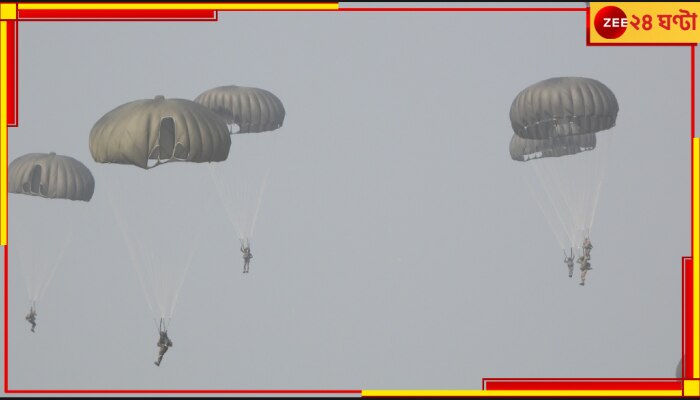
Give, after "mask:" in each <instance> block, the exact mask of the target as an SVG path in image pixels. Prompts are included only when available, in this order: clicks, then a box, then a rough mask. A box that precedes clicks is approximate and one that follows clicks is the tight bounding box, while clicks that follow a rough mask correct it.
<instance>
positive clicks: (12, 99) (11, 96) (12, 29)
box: [6, 21, 17, 126]
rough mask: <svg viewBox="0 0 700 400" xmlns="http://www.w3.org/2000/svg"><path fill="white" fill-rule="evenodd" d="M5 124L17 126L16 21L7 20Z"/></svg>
mask: <svg viewBox="0 0 700 400" xmlns="http://www.w3.org/2000/svg"><path fill="white" fill-rule="evenodd" d="M6 101H7V125H8V126H17V21H7V98H6Z"/></svg>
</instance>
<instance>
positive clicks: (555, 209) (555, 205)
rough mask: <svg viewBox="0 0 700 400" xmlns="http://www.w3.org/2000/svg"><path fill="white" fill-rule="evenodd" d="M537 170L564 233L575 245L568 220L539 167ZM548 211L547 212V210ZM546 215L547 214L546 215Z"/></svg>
mask: <svg viewBox="0 0 700 400" xmlns="http://www.w3.org/2000/svg"><path fill="white" fill-rule="evenodd" d="M534 168H535V173H536V175H537V177H538V178H539V180H540V184H541V185H542V186H543V187H544V190H545V193H547V197H548V198H549V201H550V203H551V204H552V208H554V212H555V213H556V215H557V218H558V219H559V222H560V223H561V226H562V228H563V229H564V233H565V234H566V236H567V237H568V238H569V242H570V243H574V238H573V237H572V236H571V232H569V230H568V229H567V224H566V220H565V219H564V217H563V216H562V215H561V210H560V206H559V204H558V203H557V202H556V201H555V200H554V198H553V196H552V193H551V191H550V189H549V187H548V185H547V182H545V179H544V178H543V177H542V171H540V170H539V166H538V165H534ZM545 211H546V210H545ZM545 215H546V213H545Z"/></svg>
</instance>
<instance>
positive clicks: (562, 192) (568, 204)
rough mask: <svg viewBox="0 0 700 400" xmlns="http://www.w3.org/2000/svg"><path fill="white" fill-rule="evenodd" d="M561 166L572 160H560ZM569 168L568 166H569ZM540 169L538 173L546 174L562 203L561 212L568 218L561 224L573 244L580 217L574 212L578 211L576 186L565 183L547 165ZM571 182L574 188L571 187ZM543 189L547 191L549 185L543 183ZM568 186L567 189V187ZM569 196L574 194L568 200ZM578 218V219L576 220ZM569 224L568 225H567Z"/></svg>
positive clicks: (559, 175) (555, 171) (554, 170)
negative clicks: (564, 212) (545, 188)
mask: <svg viewBox="0 0 700 400" xmlns="http://www.w3.org/2000/svg"><path fill="white" fill-rule="evenodd" d="M560 161H561V163H562V164H563V165H566V163H569V164H570V162H571V161H572V160H567V159H563V160H560ZM569 166H570V165H569ZM540 167H542V168H543V170H540V172H546V173H547V176H548V177H549V179H548V181H551V182H552V183H553V185H554V190H556V192H557V193H558V194H559V197H560V198H561V200H562V201H563V207H562V208H563V211H566V215H567V216H568V217H569V219H568V220H566V221H562V224H563V225H564V229H565V230H566V231H567V232H568V236H569V238H570V240H571V243H574V242H575V241H576V239H577V238H576V226H577V225H578V224H579V219H580V215H578V214H577V213H576V210H578V209H579V207H577V204H575V203H576V199H578V196H576V195H575V194H576V193H578V192H577V191H576V186H575V182H574V181H570V182H565V181H564V178H563V177H562V176H561V174H560V173H557V170H556V169H554V168H552V167H551V166H550V165H549V164H547V165H544V164H543V165H540ZM572 182H573V184H574V186H573V187H572V186H571V185H572ZM544 185H545V187H547V188H548V189H547V190H549V185H548V184H547V183H546V182H545V183H544ZM567 186H568V187H567ZM569 194H574V196H573V198H570V197H569V196H567V195H569ZM555 207H559V204H557V205H555ZM577 217H579V218H577ZM567 222H570V223H567Z"/></svg>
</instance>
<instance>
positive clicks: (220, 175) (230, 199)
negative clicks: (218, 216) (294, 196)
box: [209, 132, 278, 245]
mask: <svg viewBox="0 0 700 400" xmlns="http://www.w3.org/2000/svg"><path fill="white" fill-rule="evenodd" d="M277 139H278V138H277V133H276V132H266V133H247V134H234V135H231V150H230V151H229V157H228V160H226V161H225V162H222V163H212V164H209V171H210V172H211V177H212V179H213V181H214V184H215V186H216V192H217V193H218V194H219V196H220V199H221V202H222V204H223V206H224V208H225V209H226V213H227V215H228V217H229V219H230V220H231V224H232V225H233V226H234V228H235V230H236V235H237V236H238V239H239V241H240V242H241V244H242V245H248V244H249V241H250V238H251V237H252V236H253V234H254V233H255V225H256V222H257V219H258V213H259V211H260V206H261V203H262V200H263V194H264V192H265V188H266V186H267V183H268V178H269V176H270V172H271V169H272V164H273V160H274V154H275V149H276V147H277Z"/></svg>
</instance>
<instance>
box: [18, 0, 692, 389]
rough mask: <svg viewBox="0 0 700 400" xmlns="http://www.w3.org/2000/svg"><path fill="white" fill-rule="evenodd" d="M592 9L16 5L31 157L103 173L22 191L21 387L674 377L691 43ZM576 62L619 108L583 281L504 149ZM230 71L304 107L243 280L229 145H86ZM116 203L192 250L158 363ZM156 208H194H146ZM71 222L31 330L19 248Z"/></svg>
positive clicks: (431, 385) (169, 251) (127, 216)
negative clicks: (166, 9) (627, 39)
mask: <svg viewBox="0 0 700 400" xmlns="http://www.w3.org/2000/svg"><path fill="white" fill-rule="evenodd" d="M570 5H571V6H574V7H581V6H583V3H582V2H581V3H570ZM584 18H585V14H584V13H583V12H567V13H534V12H529V13H514V12H504V13H493V12H489V13H486V12H484V13H474V12H463V13H456V12H449V13H448V12H441V13H418V12H414V13H397V12H381V13H363V12H347V13H335V12H320V13H318V12H312V13H303V12H294V13H291V12H287V13H285V12H265V13H255V12H245V13H232V12H222V13H220V14H219V21H218V22H215V23H214V22H186V23H142V22H133V23H122V22H106V23H45V22H22V23H20V25H19V90H20V92H19V120H20V126H19V127H18V128H11V129H10V131H9V135H10V139H9V145H10V148H9V159H10V160H13V159H15V158H17V157H19V156H21V155H23V154H26V153H32V152H50V151H54V152H56V153H59V154H65V155H70V156H72V157H75V158H77V159H78V160H80V161H81V162H83V163H84V164H85V165H86V166H88V168H90V170H91V171H92V173H93V175H94V177H95V180H96V189H95V195H94V196H93V198H92V201H90V202H89V203H75V202H68V201H49V200H46V199H40V198H30V197H28V196H21V195H12V194H11V195H10V199H9V200H10V204H9V206H10V209H9V213H10V231H9V241H10V266H9V378H10V388H12V389H385V388H396V389H478V388H480V387H481V379H482V378H484V377H672V376H673V375H674V372H675V367H676V364H677V362H678V359H679V356H680V348H681V343H680V341H681V332H680V331H681V305H680V300H681V298H680V288H681V284H680V283H681V280H680V279H681V274H680V265H681V257H683V256H687V255H690V246H689V245H690V240H689V237H690V211H689V208H690V204H689V203H690V201H689V199H690V184H689V181H690V174H689V169H690V168H689V165H690V157H689V156H690V151H689V140H688V137H689V129H690V127H689V120H690V116H689V112H690V111H689V110H690V107H689V103H690V101H689V82H690V73H689V72H690V71H689V65H690V60H689V57H690V50H689V48H687V47H680V48H663V47H586V46H585V19H584ZM555 76H584V77H590V78H594V79H597V80H600V81H601V82H603V83H605V84H606V85H607V86H608V87H609V88H610V89H611V90H612V91H613V92H614V93H615V95H616V96H617V100H618V102H619V104H620V112H619V115H618V119H617V126H615V127H614V128H613V129H612V130H610V131H609V132H608V133H610V134H612V135H614V136H613V139H612V148H611V149H610V152H609V161H608V162H609V164H608V169H607V174H606V176H605V181H604V183H603V189H602V195H601V199H600V205H599V208H598V212H597V216H596V221H595V224H594V226H593V232H592V235H591V237H592V240H593V243H594V246H595V248H594V250H593V260H592V264H593V267H594V270H593V271H591V272H590V273H589V275H588V280H587V284H586V286H585V287H580V286H579V285H578V284H577V283H578V278H577V276H578V269H577V270H576V275H575V276H574V278H573V279H569V278H568V277H567V274H566V267H565V265H564V264H563V263H562V255H561V251H560V249H559V245H558V243H557V241H556V239H555V236H554V235H553V233H552V232H551V230H550V229H549V226H548V225H547V222H546V220H545V219H544V217H543V215H542V213H541V211H540V209H539V208H538V206H537V203H536V202H535V201H534V200H533V198H532V196H530V195H529V194H528V188H527V185H526V183H525V182H524V180H523V176H524V174H523V166H524V165H523V164H522V163H516V162H514V161H512V160H511V159H510V156H509V153H508V144H509V141H510V138H511V136H512V134H513V131H512V129H511V126H510V121H509V118H508V113H509V109H510V105H511V102H512V100H513V98H514V97H515V96H516V95H517V93H518V92H519V91H520V90H522V89H523V88H525V87H527V86H529V85H531V84H533V83H535V82H538V81H540V80H543V79H547V78H550V77H555ZM229 84H236V85H243V86H254V87H260V88H264V89H267V90H269V91H271V92H273V93H275V94H276V95H277V96H278V97H279V98H280V99H281V100H282V102H283V103H284V106H285V108H286V112H287V116H286V119H285V121H284V126H283V127H282V128H281V129H280V130H278V131H277V133H276V134H278V135H279V137H278V138H277V139H278V141H277V144H276V152H275V157H274V162H273V165H272V172H271V175H270V178H269V181H268V183H267V189H266V191H265V195H264V198H263V201H262V204H261V211H260V214H259V217H258V222H257V227H256V230H255V236H254V237H253V239H252V249H253V254H254V257H255V258H254V259H253V260H252V262H251V273H250V274H246V275H243V274H242V273H241V269H242V259H241V257H240V252H239V251H238V241H237V238H236V234H235V231H234V229H233V226H232V225H231V223H230V221H229V219H228V217H227V214H226V211H225V208H224V206H223V205H222V203H221V200H220V199H219V197H217V195H216V192H215V186H214V184H213V181H212V180H211V179H210V176H209V172H208V170H207V168H208V166H207V164H185V163H181V164H166V165H163V166H159V167H157V168H155V169H152V170H149V171H146V170H141V169H139V168H136V167H133V166H124V165H113V164H112V165H110V164H98V163H95V162H94V161H93V159H92V157H91V155H90V151H89V148H88V136H89V133H90V129H91V128H92V126H93V124H94V123H95V122H96V121H97V120H98V119H99V118H100V117H101V116H102V115H104V114H105V113H106V112H108V111H110V110H112V109H113V108H115V107H117V106H118V105H121V104H123V103H125V102H128V101H132V100H137V99H146V98H153V97H154V96H155V95H164V96H166V97H175V98H186V99H194V98H195V97H196V96H197V95H198V94H200V93H201V92H203V91H204V90H206V89H209V88H212V87H215V86H220V85H229ZM235 145H236V141H235V138H234V141H233V145H232V146H235ZM161 189H162V190H161ZM169 193H179V194H178V195H177V196H171V195H169ZM110 198H111V199H112V201H113V203H110ZM54 203H55V204H54ZM111 204H115V207H112V206H111ZM158 204H160V207H158ZM115 208H116V209H117V211H116V212H117V214H115ZM120 213H121V215H122V218H123V220H124V221H125V224H126V225H128V228H127V230H129V229H130V230H131V235H132V238H133V240H136V241H139V242H141V243H143V245H144V246H154V248H155V249H159V250H158V251H161V252H162V253H160V254H162V260H165V262H166V263H170V261H168V260H178V259H181V258H182V257H183V254H185V255H186V254H189V253H188V252H189V251H190V250H192V251H194V253H193V254H194V263H193V265H192V266H191V267H190V269H189V271H188V273H187V275H186V279H185V281H184V285H183V288H182V291H181V293H180V297H179V300H178V302H177V304H176V308H175V314H174V318H173V322H172V325H171V329H170V336H171V338H172V340H173V342H174V347H173V348H172V349H171V350H170V351H169V352H168V353H167V354H166V355H165V358H164V361H163V364H162V365H161V367H160V368H156V367H155V366H154V365H153V361H154V360H155V357H156V353H157V347H156V340H157V332H156V329H155V326H154V321H153V319H152V315H151V312H150V310H149V308H148V305H147V302H146V298H145V296H144V293H143V290H142V288H141V286H140V285H139V280H138V277H137V274H136V272H135V269H134V268H133V265H132V258H130V256H129V253H128V251H127V244H126V242H125V240H124V238H123V235H122V232H121V231H120V228H119V226H118V225H117V223H116V218H115V217H119V214H120ZM158 213H161V214H160V215H169V216H171V217H172V219H167V220H163V221H162V224H153V225H158V226H151V227H148V226H146V227H145V228H142V227H143V226H144V225H145V221H146V219H141V218H142V216H150V217H153V216H155V215H159V214H158ZM143 218H147V217H143ZM187 221H189V222H187ZM141 222H144V223H143V224H140V223H141ZM139 224H140V225H139ZM178 224H179V225H178ZM187 224H189V225H188V226H192V227H193V228H192V230H191V231H188V230H185V229H184V228H183V229H178V228H177V226H180V227H182V226H185V225H187ZM34 227H40V229H38V231H36V230H33V229H34ZM195 227H196V228H195ZM69 231H72V232H73V236H72V242H71V244H70V245H69V247H68V248H67V249H66V251H65V254H64V256H63V258H62V259H61V263H60V264H59V266H58V268H57V272H56V274H55V276H54V278H53V281H52V282H51V285H50V286H49V288H48V290H47V291H46V292H45V294H44V296H43V298H42V299H41V300H40V303H39V304H38V314H39V316H38V327H37V333H36V334H32V333H30V332H29V324H27V323H26V321H24V315H25V314H26V312H27V311H28V308H29V301H28V296H27V291H26V290H25V277H24V275H23V274H22V268H21V264H20V262H19V261H18V259H17V253H18V252H19V251H20V249H29V248H32V247H34V248H35V249H36V252H37V254H38V255H39V256H43V257H45V258H46V259H47V260H52V259H55V256H54V255H55V254H57V252H58V250H57V249H58V248H59V247H60V246H59V245H58V244H57V243H59V242H58V240H59V239H60V238H63V237H65V235H66V232H69ZM194 231H200V232H201V233H202V235H201V239H200V240H199V243H198V245H197V246H196V247H194V248H193V247H192V243H193V242H194V237H195V234H194V233H193V232H194ZM36 232H40V233H36ZM32 237H33V239H32V242H31V243H30V242H29V240H30V238H32ZM20 240H22V243H18V241H20ZM13 245H16V248H17V251H15V250H14V249H15V247H14V246H13ZM159 257H160V256H159ZM174 264H177V262H175V263H174ZM174 264H173V265H174ZM177 268H181V265H178V266H177Z"/></svg>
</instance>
